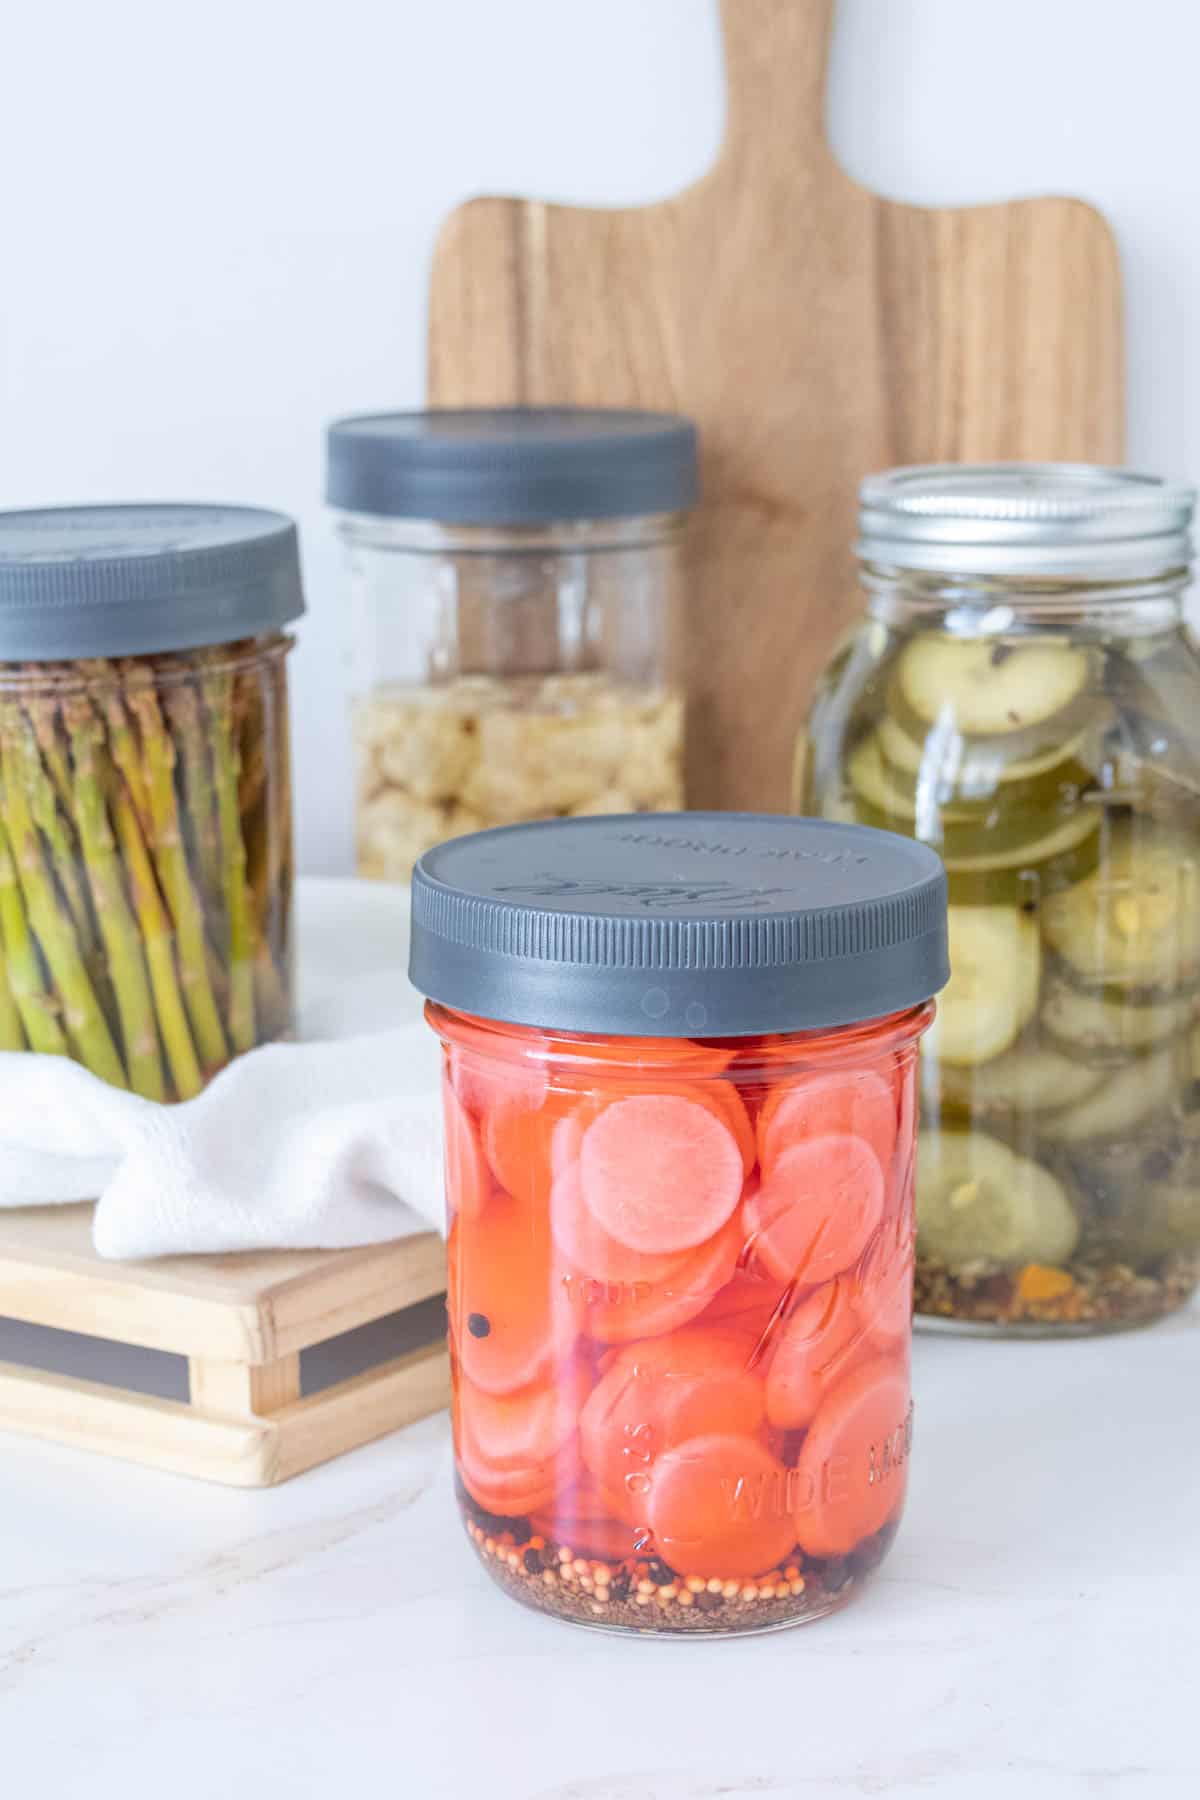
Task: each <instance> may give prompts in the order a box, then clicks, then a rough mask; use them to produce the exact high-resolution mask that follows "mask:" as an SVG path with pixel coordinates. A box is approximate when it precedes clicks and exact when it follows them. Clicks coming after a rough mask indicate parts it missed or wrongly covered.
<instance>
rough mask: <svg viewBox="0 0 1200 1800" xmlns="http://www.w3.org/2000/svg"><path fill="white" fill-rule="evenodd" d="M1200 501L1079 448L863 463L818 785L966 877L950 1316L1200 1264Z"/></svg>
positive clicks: (952, 1082)
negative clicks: (843, 638) (1045, 457)
mask: <svg viewBox="0 0 1200 1800" xmlns="http://www.w3.org/2000/svg"><path fill="white" fill-rule="evenodd" d="M1192 507H1193V493H1192V491H1191V490H1190V489H1188V488H1185V487H1180V486H1175V485H1170V484H1168V483H1166V482H1163V481H1160V480H1157V479H1155V478H1154V477H1151V476H1146V475H1140V474H1135V473H1132V472H1129V471H1125V470H1113V469H1101V468H1090V467H1086V466H1082V465H1069V464H999V465H994V466H989V467H971V466H965V465H946V466H941V467H928V468H908V469H895V470H892V471H890V472H888V473H886V474H883V475H877V476H872V477H870V478H869V479H868V480H867V481H865V482H864V484H863V487H862V491H861V514H860V533H861V535H860V542H859V546H858V553H859V558H860V562H861V573H862V582H863V586H864V587H865V589H866V594H867V611H866V616H865V618H864V619H863V620H862V622H861V623H860V625H859V626H858V628H857V629H856V630H855V631H854V633H853V634H852V636H851V637H850V639H849V641H848V642H846V643H844V644H843V646H842V648H841V649H840V651H839V653H838V654H837V656H836V657H835V659H834V662H833V664H832V666H831V667H830V669H829V671H828V673H827V674H826V676H825V678H824V681H823V683H822V685H821V688H820V690H819V693H818V695H817V697H816V701H815V703H814V706H813V710H812V714H811V718H810V721H809V725H808V729H807V732H806V734H805V736H804V738H803V740H802V742H801V745H800V751H799V754H798V756H797V769H796V796H795V797H796V805H797V809H798V810H799V811H802V812H809V813H816V814H818V815H822V816H824V817H827V818H834V819H847V820H856V821H859V822H861V823H863V824H869V825H878V826H886V827H887V828H888V829H890V830H892V831H898V832H906V833H907V834H908V835H910V836H912V837H915V838H918V839H920V840H922V841H923V842H925V843H928V844H931V845H934V846H935V847H936V848H937V849H938V850H939V851H940V853H941V855H942V858H943V860H944V862H945V865H946V869H947V873H948V876H949V896H950V953H951V968H952V974H951V980H950V984H949V986H948V987H947V989H946V990H945V993H944V994H943V996H942V1001H941V1007H940V1011H939V1016H938V1020H937V1023H936V1025H935V1027H934V1029H933V1030H932V1031H931V1032H930V1034H929V1037H928V1039H927V1041H926V1046H925V1049H924V1051H923V1058H922V1078H921V1106H922V1131H921V1138H920V1153H919V1159H918V1181H917V1212H918V1228H919V1235H918V1254H917V1278H916V1308H917V1312H918V1314H919V1315H923V1317H924V1320H925V1322H927V1323H935V1324H941V1325H943V1326H947V1327H951V1328H962V1329H967V1328H972V1329H975V1330H986V1331H992V1332H1005V1333H1019V1334H1024V1335H1031V1334H1043V1333H1044V1334H1056V1333H1060V1332H1075V1333H1080V1332H1090V1331H1103V1330H1112V1329H1115V1328H1117V1327H1120V1326H1124V1325H1135V1324H1140V1323H1142V1322H1144V1321H1147V1320H1151V1319H1154V1318H1157V1317H1160V1316H1161V1315H1163V1314H1165V1313H1168V1312H1170V1311H1171V1310H1172V1309H1173V1308H1175V1307H1178V1306H1180V1305H1181V1304H1183V1303H1184V1302H1185V1301H1186V1300H1187V1299H1188V1297H1189V1296H1190V1295H1191V1294H1192V1293H1193V1291H1194V1290H1195V1288H1196V1286H1197V1282H1198V1281H1200V1025H1198V1023H1197V1021H1198V1018H1200V654H1198V650H1197V645H1196V641H1195V638H1194V637H1193V635H1192V633H1191V632H1190V631H1189V628H1188V626H1187V624H1186V622H1185V618H1184V611H1183V599H1184V593H1185V589H1186V586H1187V583H1188V579H1189V573H1190V568H1189V559H1190V554H1191V542H1190V537H1189V528H1190V523H1191V517H1192Z"/></svg>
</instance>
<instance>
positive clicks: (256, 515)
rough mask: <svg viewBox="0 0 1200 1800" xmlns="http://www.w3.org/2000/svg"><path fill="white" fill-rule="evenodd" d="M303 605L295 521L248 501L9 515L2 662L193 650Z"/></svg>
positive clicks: (283, 617)
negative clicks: (226, 503) (229, 503)
mask: <svg viewBox="0 0 1200 1800" xmlns="http://www.w3.org/2000/svg"><path fill="white" fill-rule="evenodd" d="M303 611H304V593H303V589H302V587H301V582H300V552H299V546H298V543H297V539H296V527H295V526H294V525H293V524H292V521H291V520H290V519H287V518H284V516H283V514H282V513H275V512H264V511H262V510H260V509H259V508H257V507H250V506H186V505H185V506H171V505H166V506H59V507H46V508H44V509H42V510H41V511H37V512H7V513H0V662H23V661H34V662H55V661H60V660H66V661H71V660H74V659H75V658H77V657H84V656H138V655H150V654H152V653H154V652H157V651H165V650H192V649H198V648H200V647H201V646H202V645H206V644H227V643H232V642H233V641H234V640H235V639H237V638H247V637H256V636H258V635H260V634H261V633H263V632H268V631H277V630H279V629H281V628H282V627H283V626H284V625H287V624H289V623H290V622H291V621H292V620H293V619H298V618H299V617H300V615H301V613H302V612H303Z"/></svg>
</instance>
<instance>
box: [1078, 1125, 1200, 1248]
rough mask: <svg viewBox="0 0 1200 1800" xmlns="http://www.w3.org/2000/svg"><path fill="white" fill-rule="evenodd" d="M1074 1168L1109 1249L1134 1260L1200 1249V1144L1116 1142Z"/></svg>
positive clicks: (1099, 1235)
mask: <svg viewBox="0 0 1200 1800" xmlns="http://www.w3.org/2000/svg"><path fill="white" fill-rule="evenodd" d="M1074 1167H1075V1171H1076V1174H1077V1176H1078V1178H1079V1180H1080V1183H1081V1185H1082V1186H1083V1187H1084V1188H1085V1189H1086V1190H1087V1192H1088V1195H1089V1196H1090V1198H1091V1201H1092V1209H1093V1213H1094V1217H1095V1227H1094V1235H1095V1237H1096V1240H1097V1244H1098V1246H1103V1248H1104V1250H1105V1251H1107V1252H1109V1253H1110V1254H1113V1255H1118V1256H1124V1257H1130V1258H1132V1259H1135V1260H1136V1259H1138V1258H1147V1257H1155V1256H1167V1255H1169V1254H1170V1253H1171V1252H1172V1251H1174V1250H1184V1251H1188V1250H1196V1249H1200V1144H1194V1143H1183V1144H1173V1143H1168V1144H1163V1145H1154V1146H1151V1147H1149V1148H1148V1147H1147V1146H1146V1145H1145V1144H1115V1145H1113V1146H1112V1148H1111V1149H1110V1150H1108V1151H1107V1152H1105V1153H1104V1154H1102V1155H1099V1156H1092V1157H1080V1158H1079V1159H1078V1160H1077V1161H1076V1162H1075V1164H1074Z"/></svg>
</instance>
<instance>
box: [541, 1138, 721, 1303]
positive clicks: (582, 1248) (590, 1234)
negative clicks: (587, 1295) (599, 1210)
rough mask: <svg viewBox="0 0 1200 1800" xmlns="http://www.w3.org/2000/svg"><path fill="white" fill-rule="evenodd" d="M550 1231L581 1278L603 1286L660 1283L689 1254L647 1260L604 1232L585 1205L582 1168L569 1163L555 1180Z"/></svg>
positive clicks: (551, 1201) (642, 1254)
mask: <svg viewBox="0 0 1200 1800" xmlns="http://www.w3.org/2000/svg"><path fill="white" fill-rule="evenodd" d="M550 1230H551V1232H552V1233H553V1236H554V1242H555V1245H556V1246H557V1248H558V1249H559V1250H560V1251H561V1253H562V1255H563V1256H565V1257H566V1259H567V1261H568V1262H569V1263H570V1264H571V1266H572V1267H573V1268H575V1269H578V1270H579V1272H580V1274H582V1275H590V1276H591V1277H592V1279H593V1280H595V1281H603V1282H614V1281H619V1282H650V1283H653V1282H661V1281H666V1280H667V1279H668V1278H669V1277H670V1276H672V1275H674V1274H675V1273H677V1271H678V1270H679V1269H680V1268H681V1267H682V1265H683V1263H684V1262H685V1261H686V1258H687V1256H688V1254H689V1253H688V1252H687V1251H686V1250H685V1251H678V1252H676V1254H675V1255H674V1256H647V1255H645V1254H644V1253H643V1252H642V1251H640V1250H630V1249H629V1247H628V1246H627V1245H625V1244H620V1243H618V1242H617V1240H616V1238H614V1237H611V1236H610V1235H609V1233H608V1232H607V1231H605V1229H604V1227H603V1225H601V1224H600V1223H599V1222H598V1220H597V1219H596V1217H595V1214H594V1213H593V1212H592V1211H591V1209H590V1207H587V1206H585V1205H584V1200H583V1183H582V1180H581V1178H580V1173H579V1164H578V1163H577V1162H573V1163H568V1164H567V1166H566V1168H564V1169H562V1170H560V1172H559V1173H558V1174H557V1175H556V1176H555V1178H554V1186H553V1188H552V1189H551V1192H550Z"/></svg>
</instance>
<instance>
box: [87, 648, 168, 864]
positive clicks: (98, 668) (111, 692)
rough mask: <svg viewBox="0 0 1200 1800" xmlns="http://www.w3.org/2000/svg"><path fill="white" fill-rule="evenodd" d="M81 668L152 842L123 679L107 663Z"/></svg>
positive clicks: (143, 775) (143, 777) (143, 780)
mask: <svg viewBox="0 0 1200 1800" xmlns="http://www.w3.org/2000/svg"><path fill="white" fill-rule="evenodd" d="M79 667H80V669H81V670H82V671H83V673H84V675H85V676H86V677H87V682H88V691H89V692H90V694H91V696H92V699H93V700H94V701H95V703H96V705H97V706H98V707H99V708H100V711H101V713H102V714H103V716H104V723H105V724H106V725H107V726H108V742H109V748H110V749H111V751H112V759H113V761H114V762H115V763H116V765H117V768H118V769H119V770H120V771H121V776H122V779H123V780H124V782H125V786H126V788H127V789H128V790H129V797H130V799H131V800H132V802H133V806H134V810H135V811H136V813H137V816H138V822H139V824H140V825H141V828H142V830H143V832H144V833H145V834H146V836H147V837H148V838H150V837H152V836H153V820H152V819H151V817H150V790H149V788H148V787H147V785H146V772H145V770H144V769H143V768H142V757H141V751H140V749H139V747H138V741H137V733H136V732H135V730H134V727H133V721H132V719H131V718H130V716H129V710H128V708H127V707H126V705H125V695H124V692H123V690H122V687H121V677H120V675H119V674H118V673H117V671H116V669H115V668H114V667H113V665H112V663H108V662H99V661H93V662H81V663H80V665H79Z"/></svg>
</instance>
